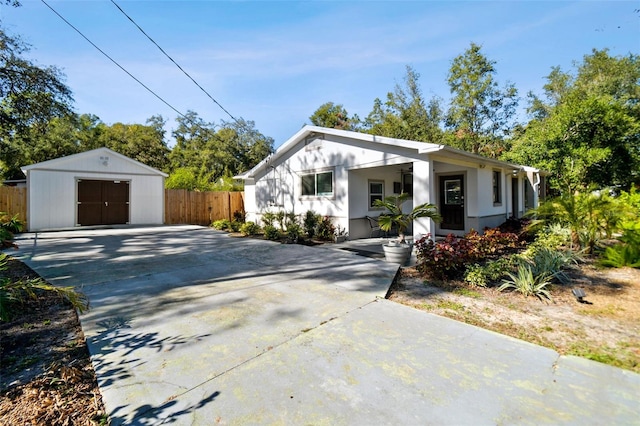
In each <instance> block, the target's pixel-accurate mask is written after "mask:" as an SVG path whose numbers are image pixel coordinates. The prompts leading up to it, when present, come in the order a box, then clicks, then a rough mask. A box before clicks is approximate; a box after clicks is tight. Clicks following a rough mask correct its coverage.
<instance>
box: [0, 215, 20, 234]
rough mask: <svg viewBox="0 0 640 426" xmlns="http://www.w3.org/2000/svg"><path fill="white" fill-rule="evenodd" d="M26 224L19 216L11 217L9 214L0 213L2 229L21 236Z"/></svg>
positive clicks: (0, 226)
mask: <svg viewBox="0 0 640 426" xmlns="http://www.w3.org/2000/svg"><path fill="white" fill-rule="evenodd" d="M23 227H24V223H23V222H22V221H21V220H20V219H18V215H17V214H16V215H13V216H11V215H9V214H8V213H4V212H0V228H2V229H6V230H7V231H9V232H11V233H12V234H19V233H20V232H22V229H23Z"/></svg>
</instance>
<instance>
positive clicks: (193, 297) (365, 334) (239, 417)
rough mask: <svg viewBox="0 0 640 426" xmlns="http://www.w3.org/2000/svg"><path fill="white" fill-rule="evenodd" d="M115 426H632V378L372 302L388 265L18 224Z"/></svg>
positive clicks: (137, 233) (233, 243) (178, 233)
mask: <svg viewBox="0 0 640 426" xmlns="http://www.w3.org/2000/svg"><path fill="white" fill-rule="evenodd" d="M18 243H19V245H20V251H19V252H18V257H19V258H21V259H22V260H24V261H25V262H26V263H27V264H28V265H29V266H31V267H32V268H33V269H35V270H36V271H38V272H39V273H40V274H41V275H43V276H44V277H45V278H47V279H49V280H50V281H51V282H53V283H56V284H60V285H73V286H77V287H79V288H81V289H82V290H83V291H84V292H85V293H86V294H87V295H88V296H89V298H90V300H91V305H92V308H91V310H90V311H88V312H87V313H85V314H83V315H82V316H81V322H82V327H83V330H84V332H85V335H86V337H87V342H88V345H89V349H90V351H91V354H92V360H93V363H94V367H95V370H96V373H97V375H98V381H99V384H100V388H101V392H102V394H103V398H104V401H105V404H106V406H107V410H108V412H109V414H110V415H111V417H112V421H113V424H116V425H117V424H140V425H150V424H165V423H174V424H180V425H182V424H213V423H221V424H273V423H280V424H300V423H305V424H332V425H333V424H516V423H517V424H522V423H524V424H527V423H528V424H585V423H587V424H632V423H638V422H640V408H639V406H638V397H637V395H639V394H640V376H639V375H637V374H634V373H630V372H627V371H623V370H619V369H616V368H612V367H608V366H605V365H602V364H597V363H595V362H591V361H587V360H583V359H579V358H574V357H560V356H558V354H557V353H556V352H554V351H552V350H549V349H545V348H542V347H539V346H535V345H530V344H528V343H525V342H522V341H519V340H516V339H511V338H509V337H505V336H502V335H499V334H495V333H492V332H488V331H486V330H482V329H478V328H475V327H472V326H469V325H466V324H462V323H458V322H455V321H451V320H448V319H445V318H440V317H437V316H433V315H429V314H426V313H424V312H421V311H417V310H414V309H411V308H408V307H405V306H402V305H398V304H395V303H393V302H389V301H387V300H384V299H382V298H383V297H384V295H385V294H386V292H387V289H388V287H389V285H390V284H391V281H392V279H393V277H394V275H395V273H396V271H397V265H391V264H386V263H384V262H380V261H377V260H374V259H370V258H367V257H363V256H358V255H356V254H354V253H352V252H348V251H346V252H345V251H336V250H327V249H326V246H325V247H324V248H318V247H305V246H297V245H281V244H277V243H272V242H268V241H261V240H251V239H234V238H230V237H228V235H226V234H224V233H221V232H216V231H213V230H211V229H207V228H202V227H195V226H171V227H169V226H167V227H155V228H127V229H114V230H93V231H87V230H81V231H73V232H59V233H44V234H25V235H23V236H22V237H21V238H20V240H19V241H18Z"/></svg>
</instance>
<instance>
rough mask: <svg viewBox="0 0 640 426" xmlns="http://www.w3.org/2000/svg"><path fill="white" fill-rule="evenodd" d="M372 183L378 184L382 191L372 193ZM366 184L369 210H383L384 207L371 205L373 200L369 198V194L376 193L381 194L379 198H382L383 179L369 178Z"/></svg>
mask: <svg viewBox="0 0 640 426" xmlns="http://www.w3.org/2000/svg"><path fill="white" fill-rule="evenodd" d="M372 183H375V184H379V185H380V186H381V187H382V192H381V193H372V192H371V184H372ZM367 186H368V188H369V190H368V200H369V210H384V207H375V206H374V205H373V200H372V199H371V196H373V195H377V196H381V200H384V180H378V179H369V181H368V184H367Z"/></svg>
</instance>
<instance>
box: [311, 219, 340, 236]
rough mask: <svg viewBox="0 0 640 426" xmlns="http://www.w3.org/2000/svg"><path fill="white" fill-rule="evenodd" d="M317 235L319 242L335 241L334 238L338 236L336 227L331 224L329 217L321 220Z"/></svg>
mask: <svg viewBox="0 0 640 426" xmlns="http://www.w3.org/2000/svg"><path fill="white" fill-rule="evenodd" d="M316 235H317V237H318V239H319V240H322V241H333V237H334V236H335V235H336V227H335V226H333V223H331V219H330V218H329V216H324V217H323V218H322V219H321V220H320V222H319V223H318V226H317V229H316Z"/></svg>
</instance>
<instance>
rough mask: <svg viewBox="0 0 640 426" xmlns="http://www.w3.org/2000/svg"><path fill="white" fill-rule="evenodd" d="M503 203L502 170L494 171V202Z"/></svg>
mask: <svg viewBox="0 0 640 426" xmlns="http://www.w3.org/2000/svg"><path fill="white" fill-rule="evenodd" d="M500 203H502V172H500V171H499V170H494V171H493V204H500Z"/></svg>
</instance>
